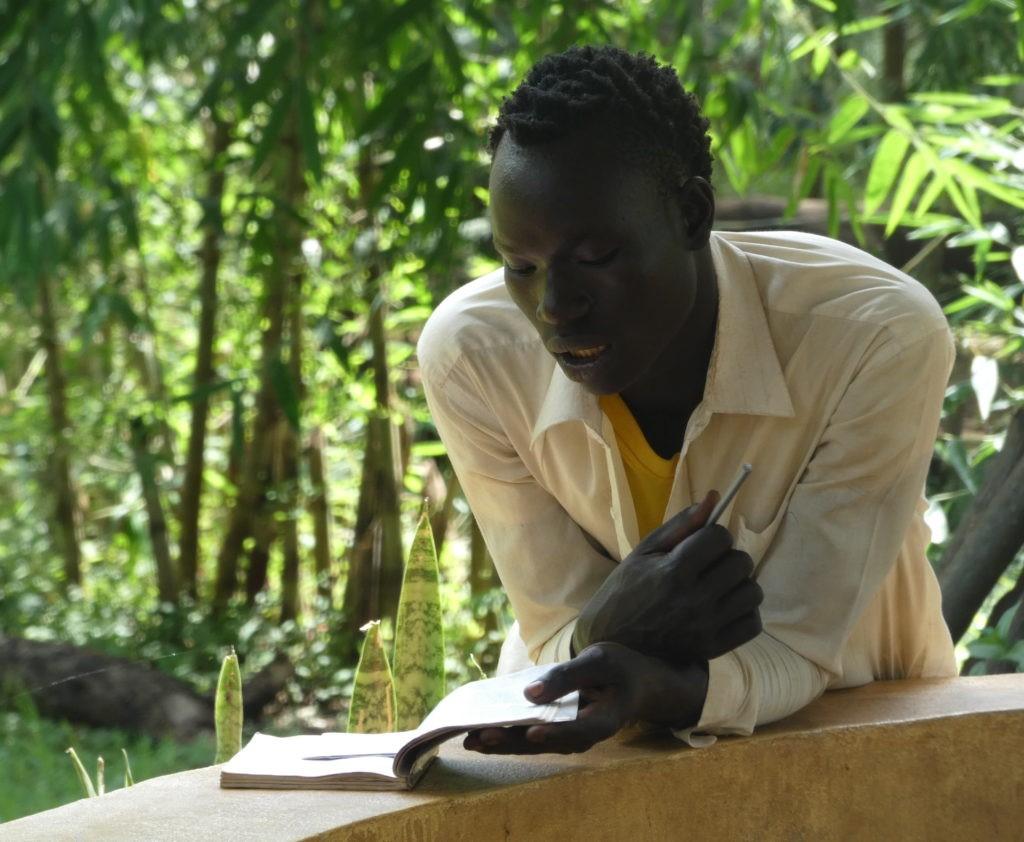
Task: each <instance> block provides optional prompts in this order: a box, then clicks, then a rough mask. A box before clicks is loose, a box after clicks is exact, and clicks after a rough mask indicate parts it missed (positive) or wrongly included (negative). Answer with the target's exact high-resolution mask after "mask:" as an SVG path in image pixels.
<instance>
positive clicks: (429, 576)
mask: <svg viewBox="0 0 1024 842" xmlns="http://www.w3.org/2000/svg"><path fill="white" fill-rule="evenodd" d="M395 628H396V632H395V708H396V714H397V727H398V730H399V731H405V730H408V729H411V728H416V727H417V726H418V725H419V724H420V722H421V721H422V720H423V717H425V716H426V715H427V714H428V713H430V711H431V710H433V709H434V706H435V705H436V704H437V703H438V702H440V701H441V699H443V698H444V690H445V686H444V627H443V624H442V617H441V593H440V590H439V575H438V568H437V550H436V548H435V546H434V533H433V531H432V530H431V528H430V518H429V517H428V516H427V513H426V511H424V512H423V514H422V515H421V516H420V521H419V525H418V526H417V527H416V535H415V537H414V538H413V542H412V548H411V549H410V550H409V560H408V562H407V563H406V565H405V577H404V579H403V580H402V594H401V597H400V598H399V601H398V620H397V622H396V627H395Z"/></svg>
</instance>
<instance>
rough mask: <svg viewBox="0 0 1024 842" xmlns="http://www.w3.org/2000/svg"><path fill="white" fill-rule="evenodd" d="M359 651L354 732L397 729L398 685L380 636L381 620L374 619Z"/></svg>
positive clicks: (352, 712)
mask: <svg viewBox="0 0 1024 842" xmlns="http://www.w3.org/2000/svg"><path fill="white" fill-rule="evenodd" d="M362 630H363V631H365V632H366V637H365V638H363V648H362V651H361V652H360V653H359V666H357V667H356V678H355V683H354V685H353V687H352V702H351V704H350V705H349V708H348V731H349V733H350V734H382V733H386V732H389V731H394V730H395V685H394V681H393V680H392V677H391V668H390V667H389V666H388V656H387V653H386V652H385V651H384V644H383V643H382V642H381V639H380V622H379V621H377V620H373V621H371V622H369V623H367V624H366V625H365V626H363V628H362Z"/></svg>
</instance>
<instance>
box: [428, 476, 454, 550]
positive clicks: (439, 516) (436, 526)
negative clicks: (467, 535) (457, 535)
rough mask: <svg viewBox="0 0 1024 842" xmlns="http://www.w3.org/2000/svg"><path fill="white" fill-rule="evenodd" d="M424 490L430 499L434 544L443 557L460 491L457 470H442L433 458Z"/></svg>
mask: <svg viewBox="0 0 1024 842" xmlns="http://www.w3.org/2000/svg"><path fill="white" fill-rule="evenodd" d="M423 486H424V492H425V494H426V497H427V500H428V501H429V506H430V509H429V510H430V512H431V513H432V514H431V515H430V529H431V531H432V532H433V533H434V546H435V547H436V548H437V557H438V558H440V557H441V552H442V550H443V549H444V544H445V541H446V539H447V537H448V524H449V523H451V519H452V514H453V513H454V511H455V498H456V497H457V496H458V493H459V480H458V478H457V477H456V476H455V471H453V470H451V468H449V469H448V471H447V472H444V471H442V470H441V468H440V466H439V465H438V463H437V460H436V459H431V460H430V462H429V464H428V466H427V476H426V479H425V481H424V484H423Z"/></svg>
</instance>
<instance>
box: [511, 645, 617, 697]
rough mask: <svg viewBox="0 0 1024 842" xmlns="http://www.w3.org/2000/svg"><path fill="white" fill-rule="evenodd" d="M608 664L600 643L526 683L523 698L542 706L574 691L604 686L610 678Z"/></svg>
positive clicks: (607, 654) (610, 665) (611, 668)
mask: <svg viewBox="0 0 1024 842" xmlns="http://www.w3.org/2000/svg"><path fill="white" fill-rule="evenodd" d="M611 662H612V658H610V657H609V653H608V652H607V651H606V650H605V649H604V647H603V646H602V645H601V644H596V645H594V646H588V647H587V648H586V649H584V650H583V651H582V652H580V654H579V655H577V656H576V657H575V658H573V659H572V660H570V661H563V662H562V663H560V664H556V665H555V666H553V667H552V668H551V669H550V670H548V672H546V673H545V674H544V677H543V678H541V679H539V680H538V681H534V682H532V683H531V684H527V685H526V687H525V688H524V690H523V695H525V696H526V698H527V699H529V700H530V701H531V702H533V703H534V704H538V705H543V704H547V703H549V702H553V701H555V699H560V698H561V697H562V696H565V695H566V694H568V693H571V692H573V691H574V690H583V689H586V688H588V687H597V686H600V685H603V684H607V683H608V682H609V681H610V680H611V679H612V671H613V666H612V663H611Z"/></svg>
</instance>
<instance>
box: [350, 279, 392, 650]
mask: <svg viewBox="0 0 1024 842" xmlns="http://www.w3.org/2000/svg"><path fill="white" fill-rule="evenodd" d="M376 276H377V273H376V272H374V273H373V275H372V276H371V277H372V278H373V279H376ZM378 289H379V287H378V285H377V284H375V283H374V284H371V285H370V287H369V290H370V295H371V304H370V313H369V322H370V324H369V327H370V331H369V332H370V339H371V342H372V345H373V373H374V385H375V387H376V392H377V407H376V410H375V412H374V414H373V415H371V416H370V417H369V418H368V419H367V426H366V451H365V454H364V457H363V477H362V482H361V484H360V489H359V504H358V508H357V512H356V525H355V530H354V539H355V540H354V542H353V548H352V554H351V557H350V561H349V573H348V580H347V581H346V583H345V602H344V614H345V621H344V622H345V627H346V629H348V630H349V631H351V632H353V634H354V632H355V631H356V630H357V629H358V628H359V627H360V626H362V625H363V624H364V623H366V622H367V621H369V620H377V619H381V618H383V617H389V618H391V619H392V620H394V617H395V611H396V610H397V607H398V596H399V593H400V592H401V589H402V564H403V561H402V558H403V552H402V535H401V519H400V514H399V487H400V482H401V479H400V476H399V474H398V472H399V466H398V464H397V463H398V459H397V458H396V457H397V456H398V453H397V451H398V448H397V441H396V439H397V436H396V435H395V428H394V425H393V424H392V423H391V415H390V385H389V375H388V366H387V356H386V353H387V350H386V342H385V336H384V296H383V293H379V294H377V295H376V297H373V293H374V292H377V291H378ZM373 529H377V530H379V536H380V538H379V541H374V540H372V539H369V536H370V531H371V530H373ZM375 547H376V552H377V556H378V559H379V563H378V564H377V565H374V549H375Z"/></svg>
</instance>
